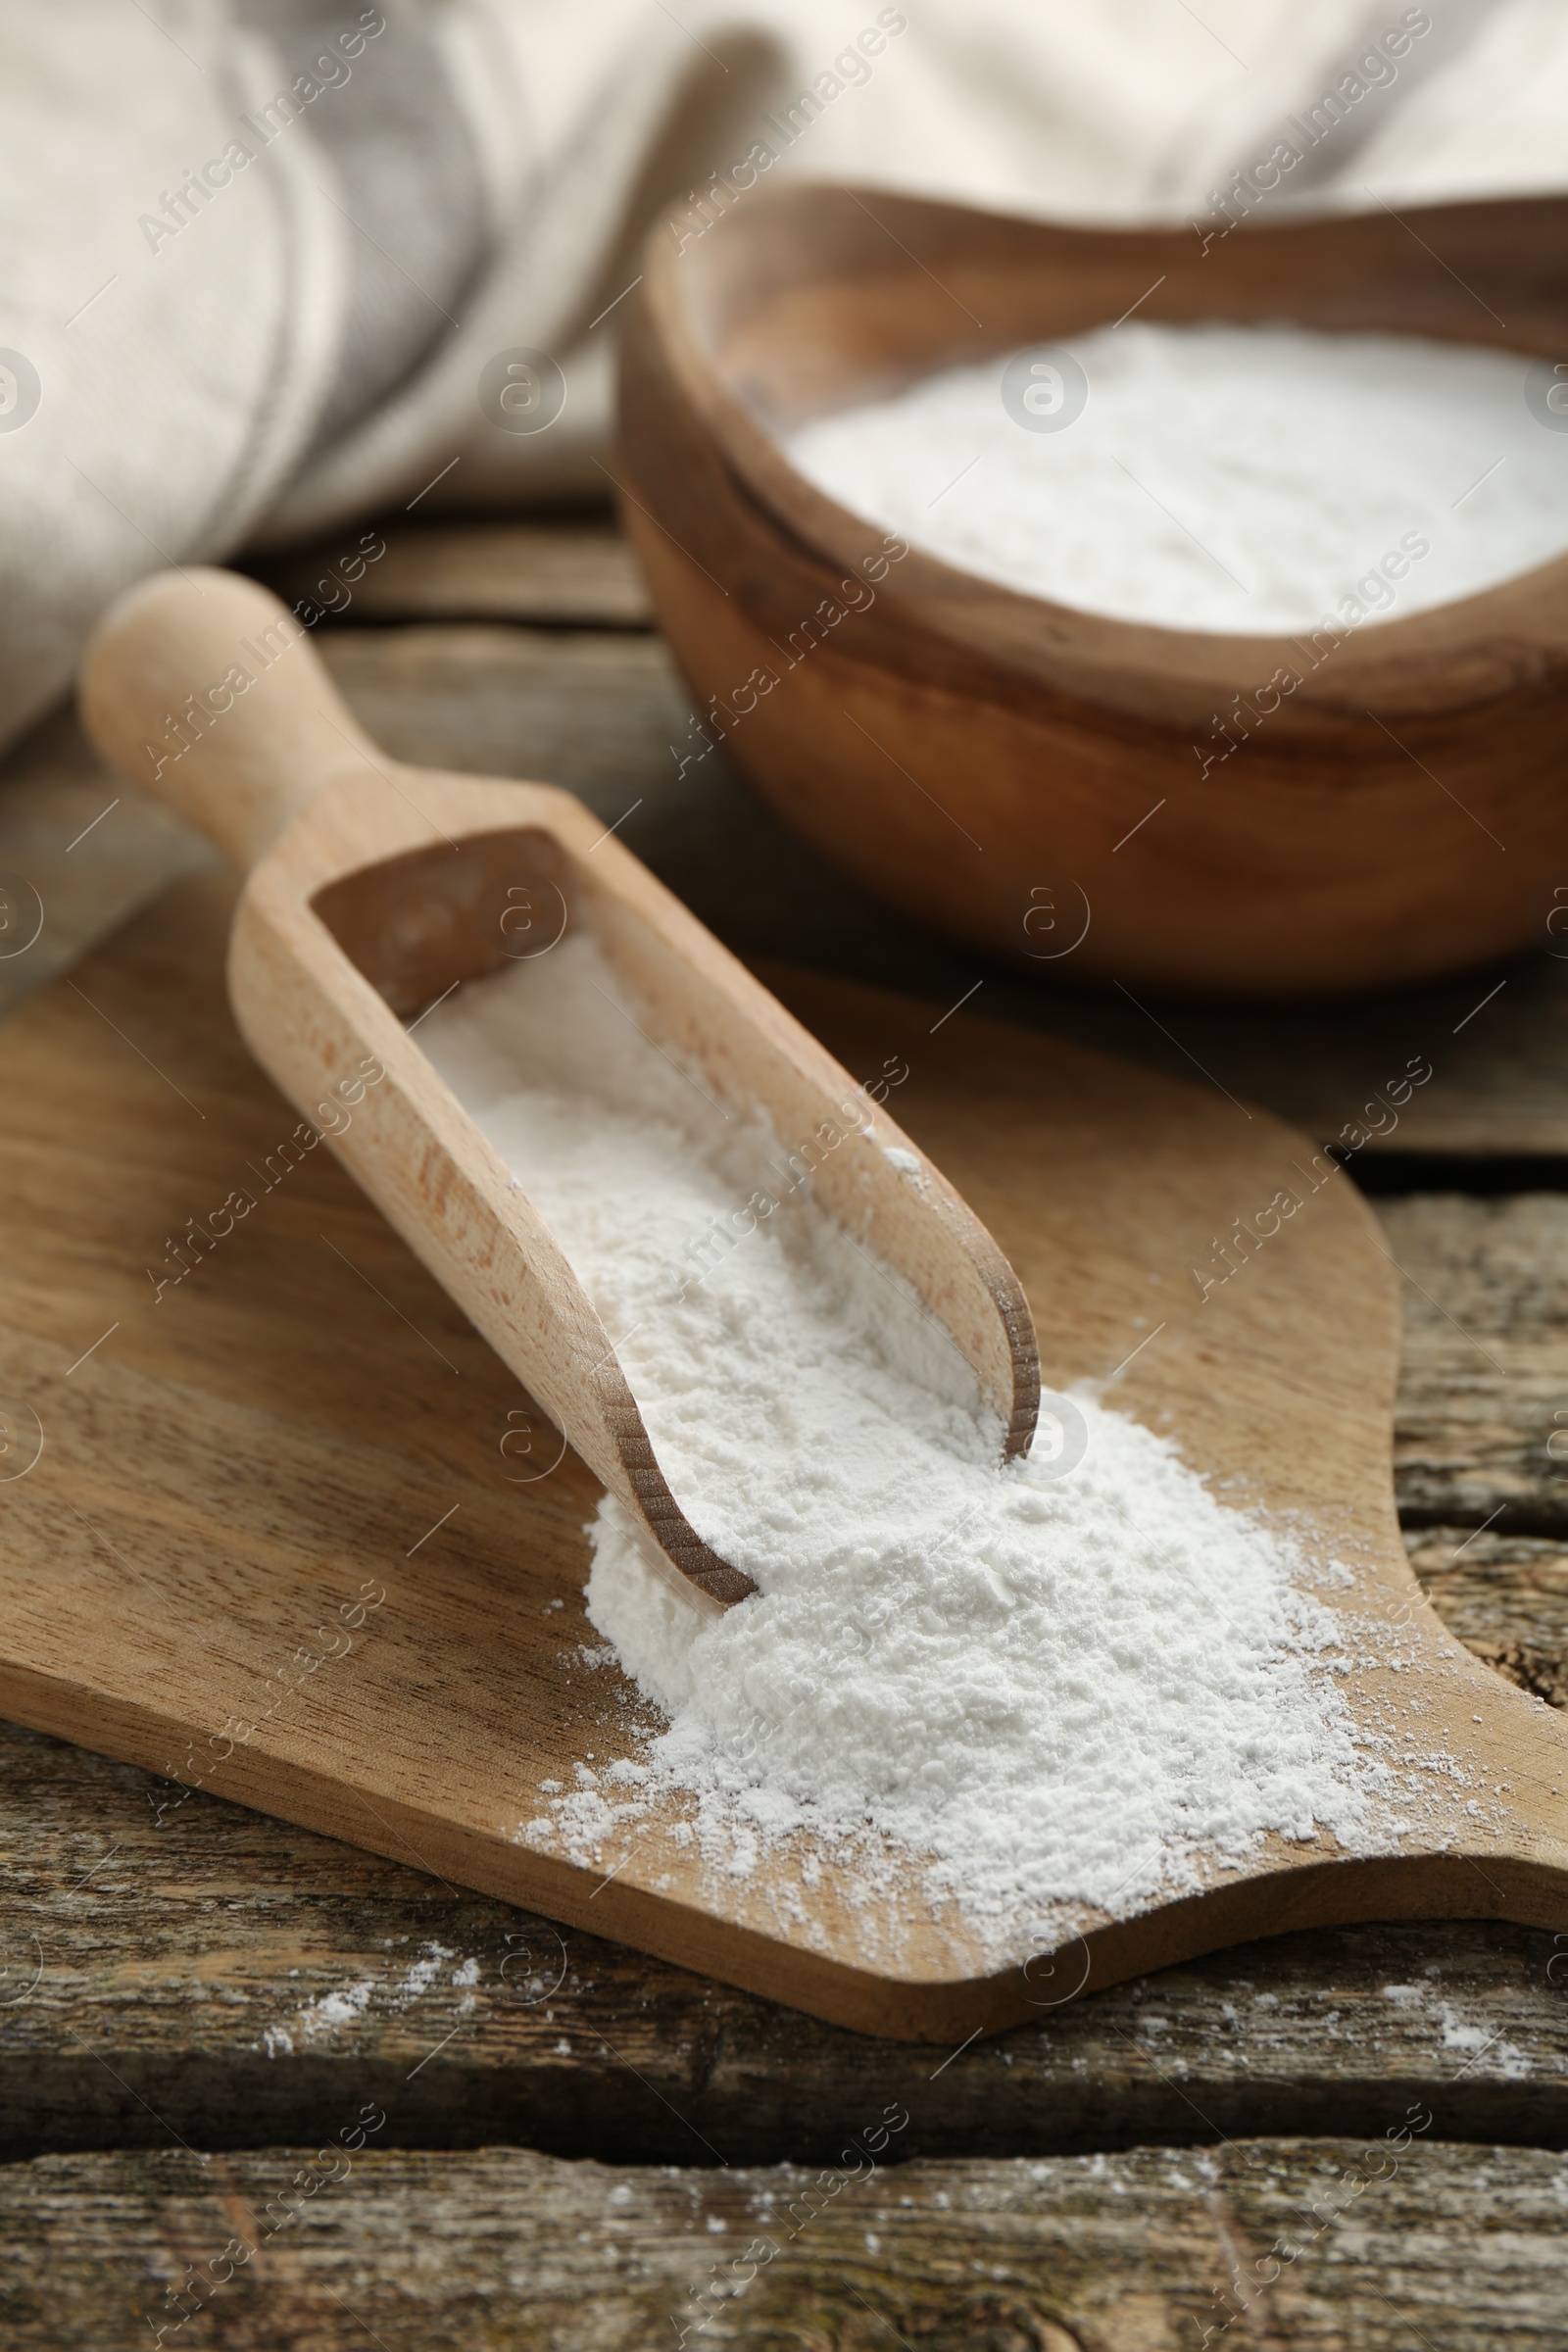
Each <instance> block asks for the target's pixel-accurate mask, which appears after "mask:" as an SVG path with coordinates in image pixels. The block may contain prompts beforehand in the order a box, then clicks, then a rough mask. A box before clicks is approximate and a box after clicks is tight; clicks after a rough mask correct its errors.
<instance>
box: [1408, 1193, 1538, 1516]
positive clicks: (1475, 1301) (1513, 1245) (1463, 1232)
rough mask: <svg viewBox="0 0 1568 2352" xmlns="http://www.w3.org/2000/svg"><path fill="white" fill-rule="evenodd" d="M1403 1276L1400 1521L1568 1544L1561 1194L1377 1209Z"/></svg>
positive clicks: (1439, 1198)
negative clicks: (1497, 1518) (1491, 1523)
mask: <svg viewBox="0 0 1568 2352" xmlns="http://www.w3.org/2000/svg"><path fill="white" fill-rule="evenodd" d="M1375 1205H1376V1206H1377V1208H1378V1211H1379V1214H1380V1216H1381V1218H1382V1222H1383V1226H1384V1231H1385V1233H1386V1234H1387V1236H1388V1247H1389V1249H1390V1250H1391V1251H1392V1253H1393V1255H1394V1257H1395V1260H1396V1262H1397V1264H1398V1265H1399V1266H1400V1268H1401V1269H1402V1270H1403V1272H1404V1274H1405V1275H1406V1277H1407V1279H1406V1280H1405V1282H1404V1284H1403V1286H1402V1296H1403V1304H1404V1316H1405V1326H1404V1364H1403V1372H1402V1376H1401V1380H1400V1386H1399V1404H1398V1421H1397V1441H1396V1449H1395V1461H1396V1484H1397V1493H1398V1497H1399V1506H1400V1510H1401V1513H1402V1514H1403V1516H1404V1518H1405V1521H1406V1523H1407V1524H1418V1523H1420V1522H1421V1521H1423V1520H1424V1521H1429V1522H1443V1521H1453V1522H1456V1523H1458V1522H1463V1523H1464V1524H1465V1525H1466V1526H1469V1527H1472V1528H1474V1527H1477V1526H1479V1525H1480V1524H1481V1522H1482V1521H1483V1520H1485V1519H1487V1518H1489V1517H1491V1516H1492V1515H1493V1514H1494V1513H1495V1512H1496V1511H1497V1510H1499V1508H1500V1509H1501V1510H1502V1512H1503V1517H1502V1520H1501V1522H1500V1528H1499V1532H1502V1533H1506V1534H1509V1535H1514V1534H1518V1535H1530V1536H1562V1535H1565V1534H1568V1196H1563V1195H1560V1194H1551V1193H1529V1194H1525V1195H1522V1196H1519V1197H1516V1198H1504V1199H1501V1200H1479V1201H1478V1200H1467V1199H1463V1198H1460V1197H1456V1196H1453V1195H1447V1194H1417V1195H1413V1196H1411V1197H1410V1198H1408V1199H1405V1200H1402V1201H1390V1200H1384V1201H1377V1202H1376V1204H1375Z"/></svg>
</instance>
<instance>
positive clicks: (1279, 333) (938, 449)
mask: <svg viewBox="0 0 1568 2352" xmlns="http://www.w3.org/2000/svg"><path fill="white" fill-rule="evenodd" d="M1065 348H1066V349H1067V350H1068V351H1069V352H1070V354H1071V355H1072V357H1073V358H1074V359H1076V361H1077V362H1078V365H1079V367H1080V368H1081V369H1082V371H1083V377H1084V378H1085V379H1086V381H1087V402H1086V405H1085V406H1084V407H1083V409H1082V411H1081V413H1080V414H1078V415H1076V416H1075V417H1072V421H1071V422H1069V423H1066V424H1064V425H1063V426H1062V427H1061V429H1059V430H1054V431H1037V430H1032V429H1028V428H1026V427H1025V426H1023V425H1021V424H1019V423H1018V422H1017V421H1016V420H1015V417H1014V416H1013V415H1012V414H1010V413H1009V411H1008V408H1007V407H1006V406H1005V403H1004V399H1003V371H1004V368H1005V361H1003V360H1001V359H998V360H994V361H991V362H990V363H988V364H987V365H985V366H983V367H968V368H955V369H952V370H950V371H947V372H944V373H942V374H938V375H930V376H925V377H922V378H921V379H920V380H919V381H917V382H915V383H913V384H911V385H909V386H908V387H907V389H906V390H905V391H903V392H901V393H899V394H898V395H897V396H896V397H895V398H892V399H888V400H878V401H875V402H872V403H870V404H868V405H865V406H862V407H859V408H855V409H848V410H843V411H841V412H840V413H839V414H837V415H836V416H830V417H820V418H818V419H816V420H815V421H814V422H812V423H810V424H809V425H806V426H803V427H801V428H799V429H797V430H796V431H795V432H794V433H793V434H792V435H791V436H790V438H789V440H788V442H787V445H786V446H787V448H788V452H789V455H790V457H791V459H792V461H793V462H794V464H795V465H796V466H798V467H799V468H800V470H801V471H802V472H803V473H804V474H806V475H807V476H808V478H809V480H810V481H812V482H813V483H815V484H816V486H817V487H818V488H819V489H821V490H824V491H826V492H827V494H828V495H829V497H831V498H833V499H835V500H836V501H837V502H838V503H839V505H841V506H844V507H848V508H850V509H851V510H852V511H853V512H854V513H856V514H858V515H864V516H865V517H866V518H867V519H868V520H869V521H871V522H874V523H876V524H878V525H879V526H880V527H881V528H883V529H885V530H896V531H899V532H902V533H903V535H904V536H905V537H906V538H907V539H908V540H909V542H910V543H911V545H913V546H915V547H919V548H923V549H925V550H926V551H927V552H928V553H929V554H931V555H934V556H939V557H941V558H942V559H943V561H944V562H946V563H949V564H957V565H959V566H961V567H962V568H963V569H965V570H968V571H972V572H978V573H979V574H980V575H981V577H982V578H985V579H989V580H996V581H999V582H1001V583H1002V585H1004V586H1005V587H1008V588H1015V589H1022V590H1023V591H1024V592H1025V593H1027V594H1029V595H1033V596H1043V597H1048V598H1050V599H1052V600H1053V601H1054V603H1057V604H1063V605H1073V606H1077V607H1078V608H1080V609H1081V610H1082V611H1085V612H1089V613H1112V614H1115V615H1118V616H1120V617H1121V618H1123V619H1127V620H1143V621H1152V622H1155V623H1157V624H1159V625H1160V626H1162V627H1165V628H1171V629H1215V630H1229V631H1235V632H1239V633H1243V634H1248V635H1260V634H1261V635H1268V634H1271V633H1279V632H1286V633H1288V632H1291V631H1295V630H1299V629H1305V628H1311V627H1313V626H1314V625H1315V624H1316V623H1317V622H1318V621H1319V620H1320V619H1321V617H1322V616H1323V615H1324V614H1325V613H1335V612H1336V611H1338V610H1340V609H1341V608H1342V605H1343V604H1344V602H1345V600H1349V602H1350V603H1351V604H1354V605H1357V606H1359V608H1360V616H1361V617H1364V618H1366V619H1367V620H1368V621H1376V620H1386V619H1390V618H1393V617H1394V616H1395V615H1396V614H1403V613H1414V612H1418V611H1420V610H1422V609H1423V608H1425V607H1427V606H1431V605H1439V604H1446V603H1447V602H1448V601H1449V600H1450V599H1452V598H1455V597H1462V596H1470V595H1473V594H1475V593H1476V592H1477V591H1478V590H1479V589H1482V588H1486V587H1490V586H1492V585H1493V584H1494V583H1495V582H1496V581H1498V580H1502V579H1506V578H1508V577H1509V576H1510V575H1511V574H1513V573H1516V572H1520V571H1525V570H1529V569H1531V568H1533V567H1534V566H1535V565H1536V564H1544V563H1545V562H1547V561H1548V560H1549V559H1551V558H1553V557H1556V556H1559V555H1561V554H1562V552H1563V551H1564V549H1565V548H1568V496H1565V495H1564V494H1565V491H1568V434H1564V433H1558V432H1549V431H1547V430H1546V429H1545V428H1544V426H1543V425H1542V424H1541V423H1539V422H1538V421H1537V419H1536V418H1535V417H1534V416H1532V414H1531V413H1530V411H1529V409H1528V407H1527V406H1526V401H1525V375H1526V369H1527V368H1528V366H1529V362H1528V360H1527V359H1526V357H1525V355H1524V354H1522V353H1518V352H1508V351H1496V350H1486V349H1483V348H1481V347H1480V346H1479V345H1471V344H1462V343H1439V342H1433V341H1430V340H1427V339H1425V338H1422V337H1418V336H1414V335H1383V334H1327V333H1323V332H1320V331H1318V330H1315V329H1312V328H1309V327H1300V326H1287V325H1275V326H1223V325H1195V326H1162V325H1146V324H1144V323H1143V322H1142V321H1141V320H1138V319H1130V320H1129V321H1128V322H1127V324H1126V325H1124V326H1117V327H1101V328H1098V329H1096V330H1095V331H1094V332H1092V333H1088V334H1085V335H1082V336H1080V337H1078V338H1077V339H1075V340H1074V341H1073V342H1071V343H1070V344H1068V345H1067V346H1066V347H1065ZM1061 373H1062V371H1060V370H1058V376H1059V375H1061ZM1073 389H1074V387H1073V385H1072V384H1071V383H1070V382H1069V383H1068V385H1067V388H1066V390H1065V391H1064V392H1062V393H1060V394H1059V395H1058V388H1057V386H1056V385H1054V384H1051V383H1049V382H1048V384H1047V386H1046V395H1045V402H1044V404H1043V405H1047V406H1048V413H1049V404H1050V402H1051V401H1053V400H1055V399H1057V398H1058V397H1059V398H1060V406H1059V407H1058V408H1057V409H1056V410H1055V411H1054V413H1055V414H1057V415H1060V416H1062V417H1067V416H1069V415H1070V414H1071V410H1072V408H1073V406H1074V405H1075V402H1074V399H1073ZM1013 397H1014V399H1016V398H1017V394H1016V393H1014V395H1013ZM1393 575H1397V577H1396V576H1393ZM1363 583H1364V584H1365V585H1364V586H1363ZM1358 591H1359V593H1358ZM1342 616H1343V617H1345V618H1348V619H1350V620H1351V621H1352V622H1355V621H1356V619H1357V617H1358V616H1357V614H1356V613H1352V612H1345V613H1343V615H1342Z"/></svg>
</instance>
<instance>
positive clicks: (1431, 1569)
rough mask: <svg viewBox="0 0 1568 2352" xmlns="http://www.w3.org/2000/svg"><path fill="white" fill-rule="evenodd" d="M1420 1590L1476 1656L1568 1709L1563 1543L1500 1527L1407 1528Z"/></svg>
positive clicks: (1567, 1577) (1567, 1560)
mask: <svg viewBox="0 0 1568 2352" xmlns="http://www.w3.org/2000/svg"><path fill="white" fill-rule="evenodd" d="M1405 1547H1406V1549H1407V1550H1408V1552H1409V1554H1410V1565H1411V1567H1412V1568H1413V1569H1414V1570H1415V1572H1416V1575H1417V1576H1418V1577H1419V1578H1420V1580H1421V1589H1422V1591H1423V1592H1424V1593H1426V1595H1427V1598H1428V1599H1429V1600H1430V1601H1431V1602H1432V1605H1433V1607H1434V1608H1435V1609H1436V1610H1437V1612H1438V1614H1439V1616H1440V1617H1441V1618H1442V1619H1443V1622H1444V1624H1445V1625H1446V1626H1447V1628H1448V1629H1449V1631H1450V1632H1451V1633H1454V1634H1457V1635H1458V1637H1459V1640H1460V1641H1461V1642H1463V1643H1464V1645H1465V1647H1466V1649H1468V1650H1469V1651H1470V1652H1471V1653H1472V1655H1473V1656H1475V1657H1478V1658H1482V1659H1484V1660H1485V1661H1486V1663H1487V1664H1488V1665H1489V1666H1493V1667H1495V1669H1496V1671H1497V1672H1498V1673H1499V1674H1505V1675H1506V1676H1507V1677H1508V1679H1509V1681H1510V1682H1514V1683H1517V1684H1518V1685H1519V1688H1520V1689H1521V1690H1522V1691H1535V1692H1536V1694H1537V1696H1538V1697H1541V1698H1544V1699H1545V1700H1546V1702H1547V1703H1548V1705H1550V1706H1554V1707H1568V1555H1565V1554H1564V1551H1563V1546H1562V1544H1561V1542H1560V1541H1553V1540H1551V1539H1549V1538H1539V1537H1533V1536H1507V1535H1499V1534H1498V1533H1497V1531H1496V1529H1495V1527H1494V1528H1492V1529H1489V1530H1487V1531H1486V1532H1484V1533H1483V1532H1481V1531H1480V1530H1478V1529H1476V1528H1473V1527H1469V1528H1466V1527H1422V1528H1408V1529H1406V1531H1405Z"/></svg>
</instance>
